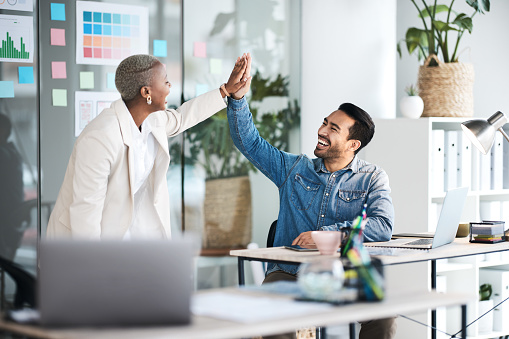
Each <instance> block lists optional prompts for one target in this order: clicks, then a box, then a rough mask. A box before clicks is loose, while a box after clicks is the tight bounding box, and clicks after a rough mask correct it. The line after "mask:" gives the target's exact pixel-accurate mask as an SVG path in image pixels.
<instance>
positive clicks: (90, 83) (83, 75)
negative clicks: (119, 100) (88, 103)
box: [80, 72, 94, 89]
mask: <svg viewBox="0 0 509 339" xmlns="http://www.w3.org/2000/svg"><path fill="white" fill-rule="evenodd" d="M92 88H94V72H80V89H92Z"/></svg>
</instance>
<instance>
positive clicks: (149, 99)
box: [147, 95, 152, 105]
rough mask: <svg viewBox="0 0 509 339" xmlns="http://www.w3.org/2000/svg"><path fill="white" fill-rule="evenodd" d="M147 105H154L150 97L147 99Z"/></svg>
mask: <svg viewBox="0 0 509 339" xmlns="http://www.w3.org/2000/svg"><path fill="white" fill-rule="evenodd" d="M147 104H149V105H152V98H151V97H150V95H149V96H148V97H147Z"/></svg>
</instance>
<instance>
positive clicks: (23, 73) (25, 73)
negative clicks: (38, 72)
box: [18, 66, 34, 84]
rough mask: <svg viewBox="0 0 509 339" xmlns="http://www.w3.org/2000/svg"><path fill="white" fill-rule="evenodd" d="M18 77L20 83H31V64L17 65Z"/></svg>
mask: <svg viewBox="0 0 509 339" xmlns="http://www.w3.org/2000/svg"><path fill="white" fill-rule="evenodd" d="M18 78H19V80H18V82H19V83H20V84H33V83H34V68H33V67H31V66H23V67H18Z"/></svg>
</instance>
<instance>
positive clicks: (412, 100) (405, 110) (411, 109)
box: [399, 95, 424, 119]
mask: <svg viewBox="0 0 509 339" xmlns="http://www.w3.org/2000/svg"><path fill="white" fill-rule="evenodd" d="M399 108H400V110H401V113H402V114H403V116H404V117H406V118H411V119H417V118H419V117H420V116H421V114H422V111H423V110H424V101H422V99H421V97H420V96H417V95H416V96H407V97H403V98H401V101H400V102H399Z"/></svg>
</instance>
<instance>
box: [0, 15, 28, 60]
mask: <svg viewBox="0 0 509 339" xmlns="http://www.w3.org/2000/svg"><path fill="white" fill-rule="evenodd" d="M33 45H34V44H33V17H30V16H15V15H1V14H0V61H3V62H26V63H32V62H33Z"/></svg>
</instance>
